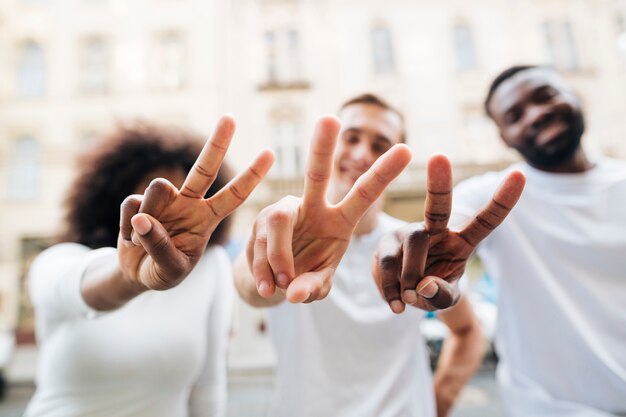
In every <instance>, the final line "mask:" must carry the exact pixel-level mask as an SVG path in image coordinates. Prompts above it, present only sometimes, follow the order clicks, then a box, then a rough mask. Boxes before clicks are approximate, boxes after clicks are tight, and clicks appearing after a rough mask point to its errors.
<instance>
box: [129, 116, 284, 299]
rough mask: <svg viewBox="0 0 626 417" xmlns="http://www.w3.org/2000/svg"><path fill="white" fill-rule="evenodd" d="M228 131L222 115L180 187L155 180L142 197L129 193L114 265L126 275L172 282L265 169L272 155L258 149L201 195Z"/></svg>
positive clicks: (230, 126) (157, 285)
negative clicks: (224, 181)
mask: <svg viewBox="0 0 626 417" xmlns="http://www.w3.org/2000/svg"><path fill="white" fill-rule="evenodd" d="M233 133H234V122H233V121H232V120H231V119H230V118H224V119H222V121H221V123H220V125H219V126H218V129H217V130H216V132H215V135H214V136H213V137H212V139H211V140H210V141H208V142H207V144H206V145H205V146H204V148H203V149H202V151H201V153H200V155H199V157H198V159H197V160H196V163H195V164H194V167H193V168H192V170H191V171H190V173H189V175H188V176H187V178H186V179H185V182H184V184H183V186H182V187H181V189H180V190H178V189H177V188H176V187H175V186H174V185H172V184H171V183H170V182H169V181H167V180H165V179H156V180H153V181H152V182H151V183H150V185H149V187H148V188H147V189H146V192H145V194H144V196H143V197H140V196H139V197H138V196H131V197H129V198H127V199H126V200H125V202H124V203H123V204H122V222H121V227H120V237H119V240H118V248H119V258H120V264H121V266H122V269H123V270H124V272H125V275H126V276H127V277H129V279H131V280H132V281H134V282H136V283H138V284H140V285H143V286H145V287H147V288H150V289H156V290H165V289H169V288H172V287H174V286H176V285H178V284H179V283H180V282H181V281H182V280H183V279H184V278H185V277H186V276H187V275H188V274H189V273H190V272H191V270H192V269H193V267H194V266H195V265H196V264H197V262H198V261H199V259H200V257H201V256H202V254H203V253H204V250H205V249H206V246H207V243H208V241H209V238H210V237H211V234H212V233H213V231H214V230H215V228H216V227H217V226H218V224H219V223H220V222H221V221H222V220H223V219H224V218H225V217H226V216H228V215H229V214H230V213H231V212H232V211H233V210H234V209H235V208H236V207H238V206H239V205H240V204H241V203H242V202H243V201H244V200H245V199H246V198H247V197H248V195H249V194H250V193H251V192H252V190H253V189H254V188H255V187H256V185H258V183H259V182H260V180H261V178H262V177H263V176H264V175H265V173H267V171H268V170H269V168H270V166H271V165H272V161H273V156H272V154H271V153H269V152H263V153H262V154H261V155H259V156H258V157H257V159H256V160H255V161H254V163H253V164H252V166H251V167H250V168H248V170H247V171H245V172H244V173H242V174H240V175H239V176H238V177H236V178H235V179H233V180H232V181H231V182H230V183H229V184H228V185H227V186H225V187H224V188H223V189H221V190H220V191H218V192H217V193H216V194H215V195H214V196H212V197H211V198H209V199H205V198H204V195H205V194H206V192H207V191H208V189H209V187H210V186H211V184H212V183H213V180H214V179H215V177H216V175H217V172H218V170H219V168H220V166H221V164H222V161H223V158H224V155H225V153H226V149H227V148H228V145H229V143H230V140H231V138H232V135H233ZM141 216H143V218H138V217H141ZM146 221H147V222H149V225H150V227H149V230H148V231H147V232H146V233H147V234H146V233H133V232H135V231H136V230H137V227H138V226H141V224H140V223H139V222H144V223H143V224H146V223H145V222H146ZM131 239H132V241H131ZM133 243H134V244H133Z"/></svg>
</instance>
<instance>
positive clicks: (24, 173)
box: [8, 136, 40, 200]
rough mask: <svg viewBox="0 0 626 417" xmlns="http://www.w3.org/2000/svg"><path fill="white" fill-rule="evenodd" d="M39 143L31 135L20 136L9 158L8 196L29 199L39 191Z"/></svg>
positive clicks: (16, 198)
mask: <svg viewBox="0 0 626 417" xmlns="http://www.w3.org/2000/svg"><path fill="white" fill-rule="evenodd" d="M39 177H40V163H39V144H38V143H37V141H36V140H35V139H34V138H33V137H31V136H23V137H21V138H19V139H18V140H17V141H16V142H15V145H14V148H13V151H12V153H11V157H10V159H9V175H8V180H9V186H8V197H9V198H10V199H15V200H27V199H33V198H35V197H37V194H38V193H39Z"/></svg>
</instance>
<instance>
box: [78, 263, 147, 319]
mask: <svg viewBox="0 0 626 417" xmlns="http://www.w3.org/2000/svg"><path fill="white" fill-rule="evenodd" d="M146 289H147V288H146V287H144V286H142V285H140V284H138V283H133V282H132V281H130V280H129V279H126V278H125V277H124V275H123V273H122V271H121V269H120V267H119V261H118V256H117V253H112V254H107V255H106V256H102V257H99V258H97V259H94V260H93V261H92V262H91V263H90V264H89V265H87V267H86V269H85V272H84V274H83V278H82V280H81V286H80V291H81V295H82V297H83V300H85V303H87V305H89V306H90V307H91V308H93V309H94V310H98V311H109V310H115V309H117V308H120V307H122V306H123V305H124V304H126V303H127V302H128V301H130V300H132V299H133V298H135V297H136V296H138V295H139V294H141V293H142V292H144V291H146Z"/></svg>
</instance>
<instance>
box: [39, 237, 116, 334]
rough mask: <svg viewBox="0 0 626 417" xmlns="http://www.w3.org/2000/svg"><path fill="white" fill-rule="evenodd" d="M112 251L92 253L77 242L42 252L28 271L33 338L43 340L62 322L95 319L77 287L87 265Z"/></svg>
mask: <svg viewBox="0 0 626 417" xmlns="http://www.w3.org/2000/svg"><path fill="white" fill-rule="evenodd" d="M111 253H115V249H114V248H101V249H96V250H92V249H90V248H88V247H86V246H83V245H79V244H77V243H62V244H59V245H55V246H52V247H51V248H49V249H46V250H45V251H43V252H42V253H41V254H40V255H39V256H38V257H37V258H36V259H35V261H34V262H33V264H32V266H31V268H30V271H29V291H30V298H31V301H32V304H33V307H34V309H35V313H36V315H37V335H38V337H39V338H40V339H41V338H42V337H43V338H46V337H47V335H48V334H49V331H51V330H52V329H51V326H52V325H54V324H55V323H59V322H62V321H65V320H73V319H78V318H86V317H90V316H95V315H97V314H98V313H99V312H97V311H96V310H94V309H92V308H91V307H89V305H87V303H86V302H85V300H84V299H83V297H82V294H81V290H80V285H81V280H82V279H83V275H84V273H85V269H86V268H87V266H88V265H89V264H90V263H91V262H92V261H94V260H95V259H98V258H99V257H101V256H110V255H111Z"/></svg>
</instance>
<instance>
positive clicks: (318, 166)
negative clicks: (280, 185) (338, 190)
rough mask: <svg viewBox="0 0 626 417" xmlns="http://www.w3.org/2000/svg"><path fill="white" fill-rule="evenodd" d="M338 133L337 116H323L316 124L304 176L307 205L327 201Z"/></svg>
mask: <svg viewBox="0 0 626 417" xmlns="http://www.w3.org/2000/svg"><path fill="white" fill-rule="evenodd" d="M338 134H339V119H337V118H336V117H335V116H325V117H322V118H321V119H320V120H319V121H318V122H317V125H316V126H315V133H314V134H313V139H311V146H310V148H309V156H308V160H307V165H306V175H305V177H304V195H303V204H304V205H305V206H309V207H310V206H316V205H320V204H322V203H325V202H326V188H327V187H328V182H329V181H330V175H331V173H332V170H333V154H334V151H335V147H336V146H337V135H338Z"/></svg>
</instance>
